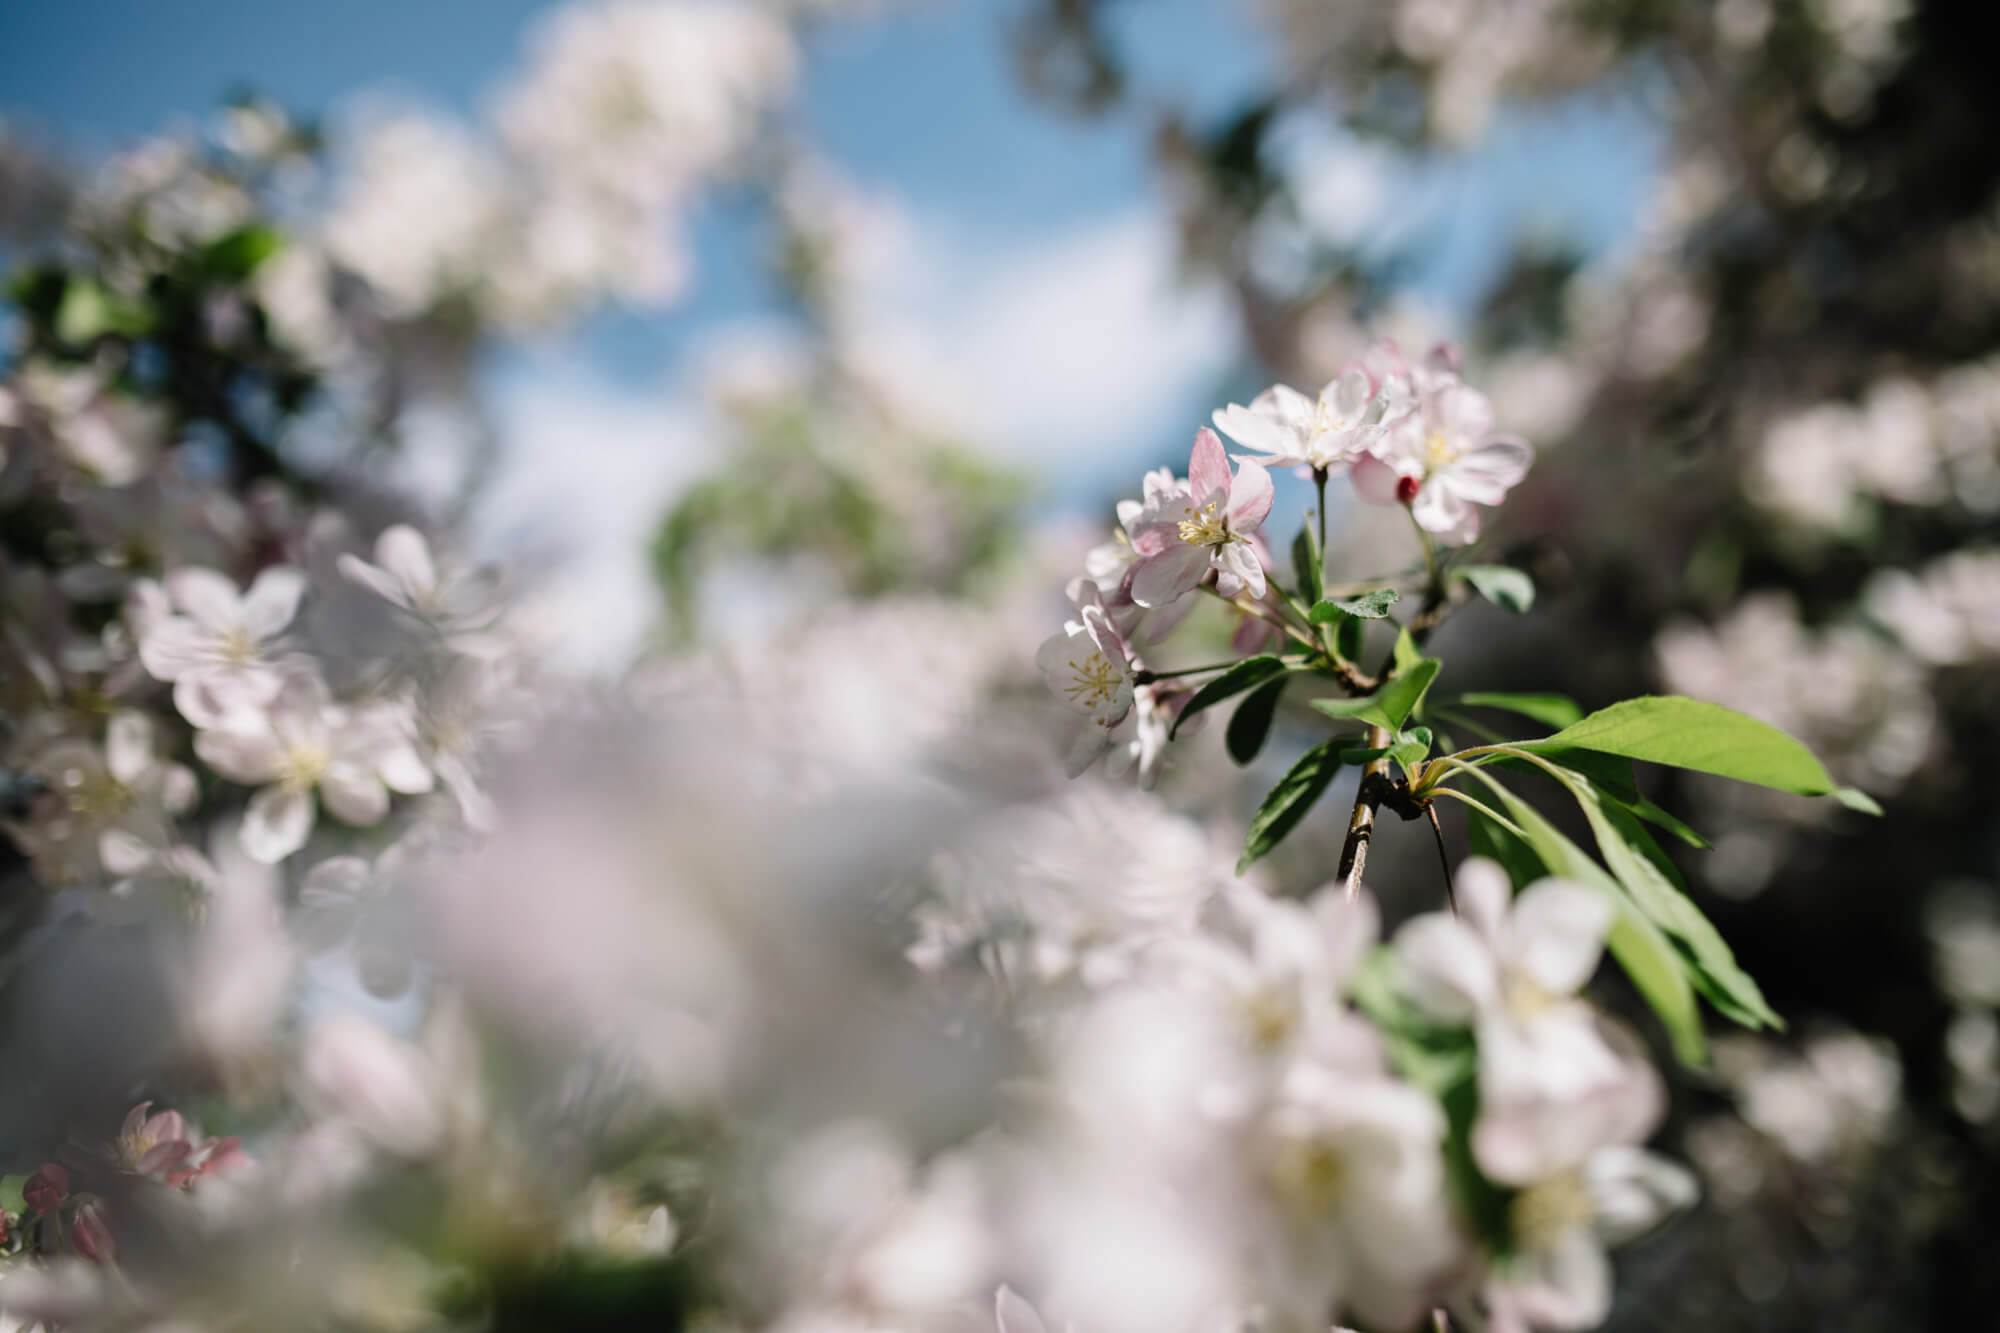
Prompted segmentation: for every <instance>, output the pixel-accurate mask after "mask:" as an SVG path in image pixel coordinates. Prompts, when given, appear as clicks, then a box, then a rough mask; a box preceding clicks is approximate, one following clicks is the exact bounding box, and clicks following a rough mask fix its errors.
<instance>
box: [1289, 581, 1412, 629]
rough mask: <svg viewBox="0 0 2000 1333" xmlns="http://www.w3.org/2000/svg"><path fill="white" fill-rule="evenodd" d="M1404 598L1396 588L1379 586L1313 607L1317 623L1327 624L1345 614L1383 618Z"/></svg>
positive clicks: (1313, 615)
mask: <svg viewBox="0 0 2000 1333" xmlns="http://www.w3.org/2000/svg"><path fill="white" fill-rule="evenodd" d="M1402 600H1403V594H1401V593H1399V592H1397V591H1396V590H1395V589H1394V588H1377V589H1375V591H1373V592H1364V593H1362V594H1361V595H1360V596H1359V597H1335V598H1333V599H1332V600H1331V601H1325V602H1321V603H1320V604H1319V605H1318V606H1315V607H1314V608H1313V609H1312V619H1313V623H1315V624H1321V625H1323V624H1325V623H1326V622H1327V621H1329V620H1335V619H1338V618H1339V617H1341V616H1343V615H1349V616H1356V617H1359V618H1360V619H1362V620H1381V619H1383V618H1384V617H1386V616H1387V615H1388V614H1389V608H1390V607H1392V606H1394V605H1395V604H1396V603H1397V602H1400V601H1402Z"/></svg>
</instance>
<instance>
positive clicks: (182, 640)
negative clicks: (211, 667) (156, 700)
mask: <svg viewBox="0 0 2000 1333" xmlns="http://www.w3.org/2000/svg"><path fill="white" fill-rule="evenodd" d="M214 642H215V639H214V636H213V635H211V634H209V633H208V632H207V631H206V630H204V629H202V628H201V626H199V625H197V624H195V623H194V622H193V621H192V620H189V619H187V618H186V617H184V616H165V617H162V618H160V619H157V620H152V621H149V622H148V623H147V624H145V625H142V626H140V627H139V664H140V665H141V666H143V667H145V668H146V674H147V675H149V676H151V677H152V678H153V679H154V680H179V679H180V678H181V676H182V675H184V674H185V673H187V672H189V671H192V670H194V669H195V668H196V667H199V666H200V665H201V664H202V663H203V662H206V661H208V660H209V658H210V657H211V655H212V652H211V648H212V645H213V644H214Z"/></svg>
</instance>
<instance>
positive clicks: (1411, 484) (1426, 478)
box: [1352, 381, 1534, 546]
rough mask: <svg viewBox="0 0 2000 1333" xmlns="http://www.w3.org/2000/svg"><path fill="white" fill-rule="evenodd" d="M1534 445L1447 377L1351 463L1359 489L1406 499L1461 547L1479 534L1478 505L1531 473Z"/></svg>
mask: <svg viewBox="0 0 2000 1333" xmlns="http://www.w3.org/2000/svg"><path fill="white" fill-rule="evenodd" d="M1533 460H1534V451H1533V450H1532V449H1531V448H1529V447H1528V444H1527V442H1526V441H1524V440H1521V439H1519V438H1517V437H1515V436H1512V435H1500V434H1496V433H1495V432H1494V430H1493V409H1492V406H1491V405H1490V404H1489V403H1488V402H1487V401H1486V396H1485V395H1484V394H1482V393H1480V392H1479V391H1477V390H1476V389H1471V388H1467V387H1466V386H1465V385H1463V384H1459V383H1457V382H1455V381H1454V382H1447V383H1442V384H1439V385H1438V386H1436V387H1434V388H1432V389H1430V390H1428V391H1427V392H1425V393H1423V394H1422V395H1421V396H1419V397H1418V399H1417V400H1416V402H1415V404H1414V405H1413V406H1412V408H1411V409H1410V410H1409V411H1408V412H1405V413H1404V414H1402V415H1401V416H1399V417H1397V418H1396V419H1395V420H1394V421H1393V422H1391V423H1390V424H1389V425H1388V426H1387V427H1386V428H1385V429H1384V430H1383V432H1382V435H1381V437H1380V438H1379V439H1377V440H1376V441H1375V443H1374V445H1373V446H1372V447H1371V449H1370V451H1369V452H1368V453H1367V454H1366V455H1364V456H1363V457H1362V458H1360V459H1359V460H1357V461H1356V462H1355V464H1354V471H1353V474H1352V475H1353V478H1354V489H1355V492H1356V493H1357V494H1358V495H1360V496H1361V498H1362V499H1364V500H1367V501H1369V502H1370V503H1371V504H1382V505H1407V506H1409V508H1410V512H1411V513H1412V514H1414V515H1415V516H1416V520H1417V523H1418V525H1419V526H1420V527H1422V528H1423V529H1424V531H1426V532H1429V533H1431V534H1433V535H1434V536H1436V537H1437V538H1438V539H1439V540H1441V541H1444V542H1448V543H1450V544H1452V545H1456V546H1462V545H1465V544H1466V543H1468V542H1470V541H1472V540H1473V539H1474V538H1475V537H1477V536H1478V535H1479V510H1478V508H1477V507H1476V506H1479V505H1497V504H1499V503H1500V502H1501V501H1502V500H1504V499H1505V498H1506V496H1507V491H1508V489H1509V488H1510V487H1512V486H1513V485H1514V484H1515V483H1516V482H1518V481H1520V480H1521V478H1523V477H1525V476H1527V475H1528V466H1529V464H1530V463H1531V462H1533Z"/></svg>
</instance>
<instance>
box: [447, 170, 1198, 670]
mask: <svg viewBox="0 0 2000 1333" xmlns="http://www.w3.org/2000/svg"><path fill="white" fill-rule="evenodd" d="M897 238H898V242H899V244H898V245H897V246H896V247H893V250H894V258H893V260H891V261H888V262H879V261H878V262H873V263H871V264H869V265H868V266H867V268H866V269H865V270H864V273H863V276H862V277H861V279H860V281H861V285H862V290H861V291H860V293H859V294H858V299H857V302H856V305H857V308H858V309H859V310H860V311H861V312H863V313H862V317H861V322H862V327H861V329H860V331H859V339H860V343H861V346H862V349H863V352H864V355H866V356H867V357H868V358H869V360H870V362H871V363H873V364H874V365H876V366H877V367H879V369H880V373H881V375H882V377H883V378H885V379H886V380H887V381H888V382H889V383H890V384H891V385H893V386H894V387H895V389H896V391H897V392H898V393H901V394H904V395H906V396H907V397H908V398H910V399H911V400H912V402H913V405H915V406H917V407H919V408H920V409H922V410H924V411H925V412H926V413H930V414H934V415H935V416H936V417H937V418H938V419H940V420H941V421H942V422H944V423H946V424H948V425H950V426H952V427H954V428H956V429H957V430H959V431H961V432H963V433H964V435H965V436H966V438H968V439H969V440H971V441H973V442H975V443H977V444H979V445H981V446H982V447H984V448H987V449H989V450H990V451H991V452H992V453H993V455H994V456H995V457H997V458H1001V459H1004V460H1006V461H1009V462H1012V463H1015V464H1016V465H1019V466H1023V467H1026V468H1029V469H1036V470H1044V471H1046V472H1047V473H1049V475H1050V481H1051V485H1052V487H1059V486H1060V484H1061V480H1062V477H1063V476H1064V475H1073V474H1076V473H1079V472H1081V473H1084V474H1091V473H1095V474H1096V475H1098V476H1102V475H1103V474H1104V473H1105V472H1106V470H1107V469H1109V468H1111V467H1114V466H1116V465H1117V464H1119V463H1121V462H1124V461H1128V460H1143V458H1144V457H1145V456H1146V455H1148V454H1150V453H1152V452H1155V451H1157V448H1158V446H1159V443H1160V442H1161V441H1162V440H1165V439H1170V438H1173V437H1176V436H1178V435H1180V434H1182V433H1186V434H1188V435H1190V436H1191V435H1192V433H1193V430H1194V427H1195V426H1196V425H1198V424H1199V423H1200V421H1201V420H1202V419H1203V417H1204V415H1205V413H1204V412H1203V410H1202V405H1203V404H1204V403H1205V402H1206V401H1207V398H1208V396H1209V395H1208V388H1209V385H1210V383H1211V382H1212V380H1213V379H1214V377H1215V376H1216V375H1218V374H1219V373H1220V372H1221V370H1222V369H1223V368H1224V367H1225V366H1226V365H1227V363H1228V360H1229V358H1230V356H1231V355H1232V353H1233V350H1234V345H1235V341H1234V338H1235V335H1234V330H1233V325H1232V324H1231V321H1230V316H1229V312H1228V308H1227V304H1226V302H1225V301H1224V300H1223V299H1222V297H1221V295H1220V294H1219V293H1217V292H1215V291H1212V290H1200V289H1192V288H1189V287H1186V286H1184V285H1182V284H1181V283H1180V281H1179V279H1178V278H1177V276H1176V273H1175V267H1176V260H1175V238H1174V235H1173V233H1172V230H1171V226H1170V224H1169V223H1168V222H1167V221H1166V220H1165V219H1164V218H1163V217H1161V216H1160V215H1159V213H1158V211H1157V210H1144V209H1142V210H1135V211H1133V212H1129V213H1123V214H1119V215H1116V216H1113V217H1109V218H1105V219H1102V220H1098V221H1093V222H1089V223H1085V224H1082V225H1078V226H1073V227H1069V228H1066V229H1063V230H1059V231H1055V232H1052V233H1048V234H1043V235H1038V236H1019V237H1010V238H1006V239H1004V240H994V239H990V238H982V237H978V236H976V235H973V234H971V233H968V232H965V231H963V230H960V229H957V228H954V227H952V226H951V225H949V224H948V223H941V222H939V221H938V220H935V219H930V218H925V217H923V216H921V215H918V216H914V217H909V218H906V219H904V220H903V221H902V222H901V223H899V225H898V228H897ZM768 336H769V330H768V327H763V326H756V325H742V324H739V325H733V326H724V327H719V328H717V329H716V330H715V331H714V332H713V334H712V335H711V336H708V337H706V338H705V339H703V340H702V341H703V342H704V343H705V345H706V346H707V348H708V349H709V354H708V355H707V356H705V357H702V358H698V359H697V363H696V365H695V366H693V367H690V369H689V373H688V374H686V375H685V376H683V378H682V380H681V381H680V382H679V383H676V384H669V385H665V386H662V388H661V389H660V390H659V391H658V393H657V394H653V393H643V392H637V391H634V390H631V389H629V388H622V387H619V386H617V385H614V384H613V383H611V382H610V381H609V380H607V379H606V378H604V377H603V376H602V375H599V374H597V373H595V372H593V371H591V370H589V369H588V368H587V367H580V366H578V365H577V364H575V363H561V364H553V365H550V364H542V365H538V366H535V367H533V368H530V369H526V370H523V371H520V372H517V373H516V374H515V375H514V376H513V377H511V378H510V379H509V380H508V381H507V382H505V383H504V384H503V385H502V387H501V392H500V395H499V396H500V400H501V401H500V402H499V404H498V405H497V406H498V411H497V413H496V419H498V420H499V421H501V422H503V423H504V425H503V430H504V433H505V436H506V450H505V455H504V457H503V459H502V462H501V464H500V469H499V472H498V474H497V476H496V478H495V480H494V482H493V483H492V485H491V488H490V490H489V492H488V493H487V494H486V495H485V496H484V497H483V499H482V502H481V505H480V511H479V515H478V523H477V529H478V537H479V539H480V540H481V542H482V544H483V545H484V547H485V548H486V549H488V550H493V551H503V552H504V551H508V550H518V549H520V547H521V546H522V545H524V544H528V545H531V546H533V547H538V548H542V549H547V550H550V551H552V552H553V553H554V554H556V555H558V556H559V557H560V558H561V561H562V563H561V565H560V567H559V568H558V569H556V570H554V571H552V572H551V573H550V574H549V575H548V576H547V577H546V578H545V579H544V580H543V582H542V584H541V588H542V593H541V595H540V596H538V597H536V598H535V599H534V604H533V614H534V615H535V616H536V618H537V620H538V621H539V622H540V623H541V627H542V628H543V629H544V630H545V631H546V632H547V633H548V635H549V637H550V639H551V642H552V644H553V645H554V647H555V648H556V650H557V657H558V660H559V661H561V662H563V663H565V664H568V665H571V666H574V667H578V668H606V667H611V666H615V665H617V664H618V663H620V662H622V661H624V660H625V659H627V658H628V657H629V655H630V654H631V652H632V651H633V650H634V649H635V648H637V647H638V646H639V644H640V642H641V639H642V637H643V635H644V633H645V631H646V630H647V629H648V628H649V627H650V626H651V624H652V623H653V620H654V616H655V614H656V612H657V609H658V600H657V593H656V591H655V590H654V588H653V585H652V582H651V576H650V573H649V570H648V564H647V546H648V544H649V542H650V540H651V538H652V535H653V530H654V527H655V526H656V525H657V523H658V521H659V519H660V516H661V515H662V514H663V513H664V512H665V510H666V508H667V506H668V505H669V504H670V503H671V501H672V499H673V497H674V496H675V495H676V494H677V493H678V492H679V491H680V489H681V488H682V487H683V486H684V485H685V484H686V483H687V482H688V481H689V480H691V479H692V478H693V477H695V476H697V475H699V473H700V472H701V470H702V469H703V468H704V466H705V465H706V464H707V463H708V461H709V460H710V459H711V458H712V456H713V455H712V447H711V445H710V444H709V441H710V440H712V439H713V438H714V435H713V433H712V432H711V431H708V430H705V429H704V425H705V420H706V412H705V409H704V408H703V407H702V406H701V404H702V401H703V397H702V385H701V384H700V383H699V382H698V380H699V371H700V369H701V367H702V366H704V365H705V366H708V367H710V368H714V367H717V366H719V365H720V364H722V363H726V362H730V361H732V360H734V359H736V358H732V357H728V356H720V357H719V356H718V355H717V353H718V352H719V350H720V349H722V348H725V347H736V348H739V349H740V348H742V347H754V346H756V345H757V344H758V342H759V339H760V338H768Z"/></svg>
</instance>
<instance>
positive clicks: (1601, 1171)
mask: <svg viewBox="0 0 2000 1333" xmlns="http://www.w3.org/2000/svg"><path fill="white" fill-rule="evenodd" d="M1583 1178H1584V1183H1585V1184H1586V1185H1587V1186H1588V1187H1589V1189H1590V1198H1591V1202H1592V1203H1594V1204H1595V1205H1596V1206H1597V1234H1598V1236H1599V1237H1600V1238H1601V1239H1603V1240H1604V1241H1605V1242H1606V1243H1607V1244H1611V1245H1622V1244H1623V1243H1624V1242H1626V1241H1628V1240H1632V1239H1634V1238H1636V1237H1638V1236H1641V1235H1644V1234H1645V1233H1646V1232H1648V1231H1651V1230H1652V1229H1653V1228H1654V1227H1655V1226H1657V1225H1658V1224H1659V1223H1660V1222H1661V1221H1663V1220H1664V1219H1666V1218H1667V1217H1669V1216H1671V1215H1673V1214H1674V1213H1677V1212H1681V1211H1682V1210H1684V1209H1687V1208H1692V1207H1693V1206H1694V1202H1695V1200H1696V1199H1698V1198H1699V1197H1700V1196H1701V1187H1700V1186H1699V1185H1697V1184H1696V1183H1695V1178H1694V1176H1693V1175H1692V1174H1690V1173H1689V1172H1688V1170H1687V1168H1685V1167H1683V1166H1682V1165H1681V1164H1680V1163H1678V1162H1672V1161H1669V1160H1667V1159H1666V1158H1664V1157H1661V1156H1660V1155H1659V1154H1657V1153H1650V1152H1647V1151H1646V1150H1645V1149H1643V1148H1631V1147H1623V1146H1618V1147H1611V1148H1602V1149H1599V1150H1598V1151H1597V1152H1594V1153H1592V1154H1591V1156H1590V1160H1589V1161H1588V1162H1586V1163H1584V1167H1583Z"/></svg>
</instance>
